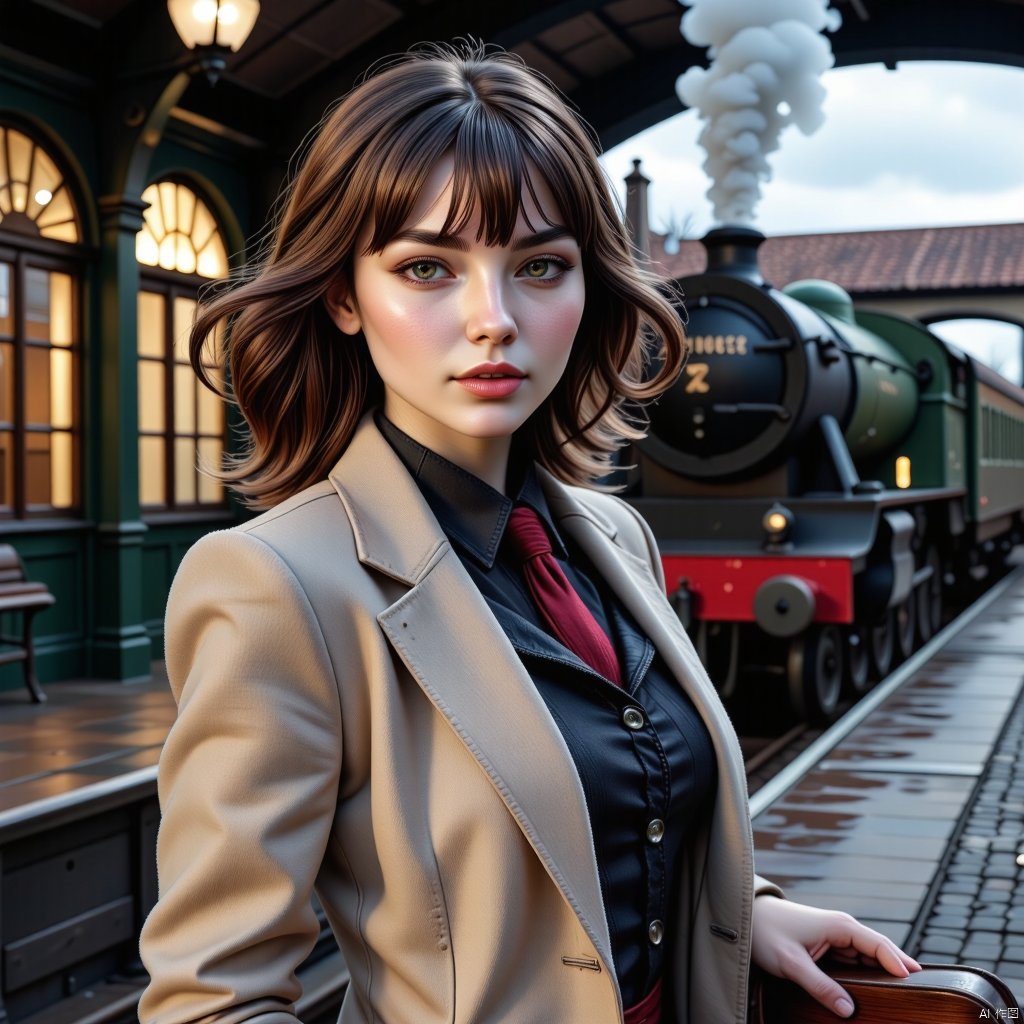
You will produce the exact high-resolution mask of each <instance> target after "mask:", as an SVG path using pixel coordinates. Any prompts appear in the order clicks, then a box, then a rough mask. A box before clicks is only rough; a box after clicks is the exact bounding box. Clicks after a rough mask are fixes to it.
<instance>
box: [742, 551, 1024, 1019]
mask: <svg viewBox="0 0 1024 1024" xmlns="http://www.w3.org/2000/svg"><path fill="white" fill-rule="evenodd" d="M1022 683H1024V567H1020V568H1017V569H1015V570H1014V571H1013V572H1012V573H1011V574H1010V575H1009V576H1008V577H1006V578H1005V579H1003V580H1001V581H1000V582H999V583H997V584H996V586H995V587H994V588H993V589H992V590H990V591H989V592H988V593H987V594H986V595H985V596H984V598H982V600H981V601H980V602H979V603H978V604H976V605H974V606H972V608H971V609H970V610H969V611H968V612H966V613H964V615H962V616H961V617H960V618H959V619H957V620H956V621H954V622H953V623H951V624H950V625H949V626H948V627H947V628H946V629H945V630H943V631H942V632H941V633H940V634H938V635H937V636H936V637H935V638H934V639H933V640H932V641H930V642H929V643H928V644H927V645H926V646H925V647H923V648H922V649H921V650H920V651H919V652H917V654H915V655H914V657H913V658H912V659H910V660H909V661H908V662H907V663H905V664H904V665H903V666H902V667H901V668H900V669H899V670H897V672H896V673H895V674H894V675H892V676H890V677H889V678H888V679H887V680H886V681H885V682H884V683H883V684H882V685H881V686H879V687H878V688H877V689H876V690H875V691H873V692H872V693H870V694H869V695H868V696H867V697H866V698H864V699H863V700H862V701H861V702H859V703H858V704H857V705H856V706H855V707H854V708H853V709H852V710H851V711H850V712H849V713H848V714H847V715H846V716H844V718H843V719H841V720H840V721H839V722H838V723H837V724H836V725H835V726H833V727H832V728H831V729H830V730H828V731H826V732H825V733H823V734H822V735H821V736H820V737H819V738H818V739H817V740H816V741H814V742H813V743H812V744H811V745H810V746H809V747H808V748H807V749H806V750H804V751H803V753H802V754H800V755H799V756H798V757H797V758H796V759H795V760H794V761H793V762H792V763H791V764H790V765H789V766H787V768H785V769H784V770H783V771H782V772H780V773H779V774H778V775H777V776H775V777H774V778H772V779H771V780H769V781H768V782H767V783H766V784H765V785H764V786H763V787H762V788H761V789H759V790H758V791H757V792H755V793H754V795H753V796H752V798H751V812H752V815H753V819H754V841H755V848H756V862H757V870H758V872H759V873H761V874H763V875H765V876H767V877H769V878H771V879H773V880H774V881H776V882H778V883H779V884H780V885H781V886H782V887H783V888H784V889H785V891H786V893H787V895H789V896H790V897H791V898H792V899H796V900H800V901H801V902H806V903H812V904H815V905H817V906H825V907H831V908H835V909H839V910H845V911H848V912H849V913H851V914H853V915H855V916H856V917H858V918H860V919H861V920H863V921H865V922H866V923H868V924H870V925H872V926H873V927H875V928H877V929H878V930H879V931H881V932H884V933H885V934H887V935H889V936H890V937H891V938H892V939H893V940H894V941H896V942H897V943H899V944H900V945H902V946H904V948H906V949H907V951H908V952H910V953H912V954H913V955H915V956H917V957H918V958H919V959H922V960H925V961H929V962H933V963H954V962H958V963H965V964H970V965H972V966H975V967H982V968H985V969H987V970H991V971H995V972H996V973H997V974H999V975H1000V977H1002V978H1003V979H1004V980H1005V981H1006V982H1007V984H1009V985H1010V987H1011V988H1012V989H1013V991H1014V994H1015V995H1016V997H1017V999H1018V1001H1020V1002H1024V886H1020V885H1019V881H1020V879H1021V878H1022V876H1024V763H1022V761H1021V753H1022V747H1024V700H1022Z"/></svg>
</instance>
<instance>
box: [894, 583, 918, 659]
mask: <svg viewBox="0 0 1024 1024" xmlns="http://www.w3.org/2000/svg"><path fill="white" fill-rule="evenodd" d="M894 611H895V620H896V636H895V640H896V654H897V655H898V656H899V660H900V661H906V659H907V658H909V657H910V656H911V655H912V654H913V653H914V641H915V640H916V639H917V595H916V594H911V595H910V596H909V597H908V598H907V599H906V601H901V602H900V603H899V604H898V605H897V606H896V608H895V609H894Z"/></svg>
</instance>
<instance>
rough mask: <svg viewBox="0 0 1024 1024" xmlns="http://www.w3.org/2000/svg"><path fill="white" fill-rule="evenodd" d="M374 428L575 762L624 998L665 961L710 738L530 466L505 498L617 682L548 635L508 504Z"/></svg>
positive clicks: (384, 423) (705, 789)
mask: <svg viewBox="0 0 1024 1024" xmlns="http://www.w3.org/2000/svg"><path fill="white" fill-rule="evenodd" d="M377 423H378V426H379V427H380V429H381V431H382V433H383V434H384V436H385V437H386V438H387V440H388V441H389V443H390V444H391V446H392V447H393V448H394V449H395V451H396V452H397V454H398V456H399V457H400V458H401V459H402V461H403V463H404V464H405V465H406V467H407V468H408V470H409V472H410V473H411V474H412V475H413V477H414V478H415V479H416V482H417V483H418V485H419V487H420V491H421V492H422V494H423V497H424V498H425V499H426V501H427V504H428V505H429V506H430V508H431V510H432V511H433V513H434V515H435V516H436V517H437V520H438V523H439V524H440V526H441V529H442V530H443V531H444V532H445V534H446V536H447V537H448V539H449V540H450V541H451V543H452V546H453V548H454V550H455V551H456V553H457V554H458V555H459V558H460V559H461V560H462V563H463V565H464V566H465V568H466V570H467V572H468V573H469V575H470V577H471V578H472V579H473V581H474V583H475V584H476V585H477V586H478V587H479V588H480V593H481V594H482V595H483V597H484V599H485V600H486V601H487V604H488V605H489V607H490V609H491V611H492V612H493V613H494V616H495V617H496V618H497V620H498V622H499V623H500V624H501V627H502V629H503V630H504V632H505V635H506V636H507V637H508V639H509V641H510V642H511V644H512V646H513V647H514V648H515V649H516V651H517V652H518V653H519V655H520V657H521V658H522V660H523V664H524V665H525V666H526V669H527V671H528V672H529V673H530V676H531V678H532V679H533V682H534V684H535V685H536V687H537V690H538V691H539V693H540V694H541V696H542V697H543V699H544V701H545V703H546V704H547V706H548V709H549V711H550V712H551V715H552V717H553V718H554V720H555V722H556V723H557V725H558V728H559V729H560V730H561V732H562V736H563V738H564V739H565V743H566V745H567V746H568V748H569V752H570V754H571V755H572V758H573V761H574V762H575V764H576V770H577V771H578V772H579V777H580V782H581V783H582V786H583V792H584V794H585V796H586V800H587V809H588V812H589V815H590V821H591V829H592V831H593V835H594V845H595V852H596V857H597V865H598V870H599V872H600V877H601V893H602V895H603V897H604V908H605V914H606V916H607V919H608V928H609V932H610V935H611V943H612V955H613V957H614V959H615V968H616V974H617V976H618V981H619V986H620V988H621V990H622V999H623V1005H624V1006H627V1007H628V1006H632V1005H633V1004H634V1003H637V1002H639V1001H640V999H642V998H643V996H644V995H646V993H647V992H648V991H649V989H650V988H651V986H652V985H653V984H654V982H655V981H656V980H657V979H658V978H659V977H660V976H661V973H662V970H663V967H664V964H665V963H666V957H667V956H670V952H669V951H668V950H667V949H666V942H665V941H664V940H665V937H666V936H667V934H668V930H667V927H666V922H668V921H669V919H670V918H671V916H672V915H673V914H674V913H675V907H676V906H677V905H678V893H677V892H676V891H675V889H674V886H673V879H675V878H677V877H678V871H677V870H676V860H677V859H678V858H679V857H680V856H681V853H682V850H683V846H684V840H685V837H686V834H687V830H688V829H689V828H690V827H691V826H692V824H693V821H694V819H695V817H696V816H697V815H698V814H701V813H704V812H705V811H706V809H707V807H708V804H709V796H710V795H711V793H712V792H713V790H714V786H715V780H716V774H715V758H714V750H713V747H712V744H711V737H710V736H709V734H708V731H707V728H706V727H705V725H704V723H703V720H702V719H701V718H700V716H699V715H698V713H697V711H696V710H695V709H694V707H693V705H692V704H691V702H690V700H689V698H688V697H687V696H686V694H685V693H684V692H683V690H682V688H681V687H680V686H679V684H678V683H677V682H676V681H675V680H674V679H673V678H672V676H671V674H670V673H669V672H668V670H667V668H666V667H665V665H664V664H663V663H662V660H661V658H660V656H659V655H658V654H657V652H656V651H655V650H654V646H653V644H652V643H651V641H650V640H649V639H648V638H647V637H646V636H645V635H644V634H643V633H642V632H641V631H640V630H639V628H638V627H637V625H636V623H635V622H634V621H633V620H632V618H631V617H630V615H629V614H628V613H627V611H626V610H625V608H624V607H623V606H622V605H621V603H620V602H619V601H618V600H616V598H615V597H614V596H613V595H612V594H611V592H610V591H609V589H608V587H607V586H606V585H605V584H604V582H603V581H602V580H601V579H600V577H599V576H598V575H597V573H596V572H595V571H594V569H593V567H592V566H591V565H590V563H589V561H588V559H587V558H586V557H585V556H584V554H583V552H582V551H580V550H579V549H578V548H576V547H575V546H574V545H573V544H572V542H571V540H570V539H568V538H563V537H562V536H561V535H560V534H559V532H558V530H557V529H556V528H555V523H554V521H553V519H552V517H551V513H550V510H549V509H548V505H547V501H546V500H545V497H544V493H543V491H542V490H541V487H540V482H539V480H538V479H537V475H536V472H535V471H534V468H533V466H532V465H530V466H527V467H525V469H523V470H522V471H521V472H520V473H519V476H520V477H521V483H520V484H519V485H518V486H517V487H516V488H515V492H516V499H515V502H516V503H522V504H525V505H529V506H530V507H531V508H532V509H533V510H534V511H535V512H537V514H538V515H539V516H540V517H541V521H542V522H543V523H544V526H545V529H546V530H547V532H548V535H549V537H550V539H551V545H552V551H553V553H554V555H555V557H556V559H557V560H558V562H559V564H560V565H561V567H562V569H563V571H564V572H565V574H566V576H567V577H568V579H569V581H570V583H571V584H572V586H573V587H574V588H575V590H576V592H577V593H578V594H579V595H580V597H581V598H582V599H583V601H584V603H585V604H586V605H587V607H588V608H589V610H590V611H591V613H592V614H593V615H594V617H595V618H596V619H597V621H598V623H599V624H600V625H601V626H602V628H603V629H604V630H605V631H606V633H607V634H608V636H609V637H610V638H611V639H612V642H613V643H614V645H615V649H616V652H617V654H618V657H619V662H620V665H621V667H622V670H623V671H622V676H623V681H624V685H623V686H622V687H620V686H617V685H616V684H615V683H613V682H611V681H609V680H607V679H604V678H603V677H601V676H600V675H598V674H597V673H596V672H595V671H594V669H592V668H591V667H590V666H589V665H587V664H586V663H585V662H583V661H582V660H581V659H580V658H579V657H578V656H577V655H576V654H574V653H573V652H572V651H571V650H569V649H568V648H567V647H565V646H563V644H562V643H561V642H560V641H559V640H557V639H555V638H554V637H553V636H551V635H550V634H549V633H548V632H547V631H546V627H545V626H544V624H543V619H542V618H541V615H540V613H539V612H538V610H537V608H536V607H535V605H534V603H533V600H532V598H531V597H530V593H529V591H528V590H527V588H526V584H525V582H524V580H523V577H522V575H521V570H520V567H519V564H518V562H517V561H516V559H515V557H514V556H513V555H512V553H511V551H510V550H509V548H508V546H506V545H504V544H502V537H503V536H504V531H505V524H506V522H507V520H508V517H509V513H510V512H511V511H512V508H513V504H514V503H513V501H512V500H510V499H509V498H506V497H505V496H504V495H503V494H500V493H499V492H498V491H496V490H494V488H492V487H490V486H489V485H487V484H485V483H484V482H483V481H482V480H480V479H479V478H478V477H475V476H473V475H472V474H470V473H468V472H466V471H465V470H463V469H461V468H460V467H458V466H456V465H454V464H453V463H451V462H449V461H447V460H446V459H443V458H441V456H439V455H436V454H435V453H434V452H432V451H430V450H429V449H428V448H424V447H423V446H422V445H420V444H418V443H417V442H416V441H414V440H413V439H412V438H410V437H409V436H408V435H407V434H405V433H403V432H402V431H401V430H399V429H398V428H397V427H395V426H394V424H392V423H390V422H389V421H388V420H386V419H385V418H384V417H383V416H382V415H378V417H377ZM513 473H514V471H513Z"/></svg>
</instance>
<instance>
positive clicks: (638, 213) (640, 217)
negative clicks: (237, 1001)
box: [626, 160, 651, 261]
mask: <svg viewBox="0 0 1024 1024" xmlns="http://www.w3.org/2000/svg"><path fill="white" fill-rule="evenodd" d="M650 183H651V179H650V178H647V177H645V176H644V173H643V172H642V171H641V170H640V161H639V160H634V161H633V171H632V173H631V174H629V175H628V176H627V177H626V228H627V230H628V231H629V236H630V238H631V239H632V240H633V245H634V246H635V247H636V249H637V251H638V252H639V253H641V255H642V256H643V257H644V260H645V261H648V260H650V258H651V229H650V227H649V225H648V222H647V186H648V185H650Z"/></svg>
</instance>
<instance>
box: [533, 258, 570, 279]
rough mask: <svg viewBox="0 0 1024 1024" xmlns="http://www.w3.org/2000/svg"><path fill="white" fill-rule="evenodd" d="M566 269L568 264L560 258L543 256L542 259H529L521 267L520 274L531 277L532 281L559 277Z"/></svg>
mask: <svg viewBox="0 0 1024 1024" xmlns="http://www.w3.org/2000/svg"><path fill="white" fill-rule="evenodd" d="M568 269H569V268H568V266H567V265H566V264H565V263H564V262H563V261H562V260H556V259H553V258H552V257H550V256H545V257H544V258H543V259H536V260H530V262H529V263H527V264H526V265H525V266H524V267H523V269H522V274H523V276H524V277H528V278H531V279H532V280H534V281H550V280H553V279H554V278H557V277H559V276H560V275H561V274H563V273H564V272H565V271H566V270H568Z"/></svg>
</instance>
